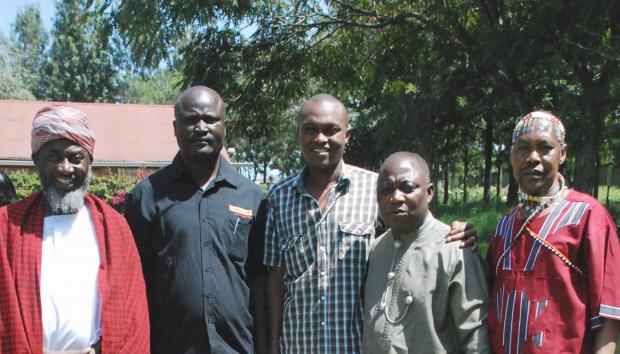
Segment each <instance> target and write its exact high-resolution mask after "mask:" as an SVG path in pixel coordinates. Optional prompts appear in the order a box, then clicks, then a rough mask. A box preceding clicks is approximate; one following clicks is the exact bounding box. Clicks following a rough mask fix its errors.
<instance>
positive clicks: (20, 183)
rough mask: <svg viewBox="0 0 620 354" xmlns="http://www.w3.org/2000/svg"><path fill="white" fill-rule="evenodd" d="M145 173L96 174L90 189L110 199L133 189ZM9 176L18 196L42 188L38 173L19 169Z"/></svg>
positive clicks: (103, 197) (91, 191) (104, 198)
mask: <svg viewBox="0 0 620 354" xmlns="http://www.w3.org/2000/svg"><path fill="white" fill-rule="evenodd" d="M143 176H144V174H143V173H142V174H140V173H138V174H136V175H135V176H132V175H95V176H93V178H92V180H91V182H90V186H89V187H88V191H89V192H90V193H93V194H94V195H96V196H98V197H99V198H101V199H103V200H105V201H110V199H111V198H113V197H116V196H118V195H119V194H121V193H122V192H127V191H129V190H131V189H132V188H133V187H134V186H135V185H136V183H138V182H139V181H140V178H139V177H143ZM9 177H10V178H11V181H12V182H13V185H14V186H15V190H16V192H17V197H18V198H20V199H22V198H24V197H27V196H29V195H30V194H32V193H35V192H38V191H40V190H41V182H40V181H39V177H38V176H37V174H36V173H33V172H24V171H17V172H11V173H9Z"/></svg>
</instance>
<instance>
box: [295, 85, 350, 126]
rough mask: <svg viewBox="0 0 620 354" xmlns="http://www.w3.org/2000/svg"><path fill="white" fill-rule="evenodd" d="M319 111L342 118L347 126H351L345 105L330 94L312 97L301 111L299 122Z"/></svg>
mask: <svg viewBox="0 0 620 354" xmlns="http://www.w3.org/2000/svg"><path fill="white" fill-rule="evenodd" d="M317 111H320V112H322V113H323V114H331V115H334V116H337V117H339V118H342V119H343V121H344V122H345V124H346V125H347V126H348V125H349V116H348V114H347V109H346V108H345V106H344V104H342V102H340V100H338V99H337V98H336V97H334V96H332V95H330V94H328V93H319V94H318V95H314V96H312V97H310V98H309V99H308V100H307V101H306V102H305V103H304V104H303V105H302V106H301V109H300V110H299V122H301V120H302V119H303V117H304V116H306V115H308V114H311V113H312V112H317Z"/></svg>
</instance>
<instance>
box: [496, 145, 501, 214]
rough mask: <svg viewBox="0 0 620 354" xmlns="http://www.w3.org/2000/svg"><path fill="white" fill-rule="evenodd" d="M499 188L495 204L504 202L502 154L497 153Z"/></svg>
mask: <svg viewBox="0 0 620 354" xmlns="http://www.w3.org/2000/svg"><path fill="white" fill-rule="evenodd" d="M496 159H497V161H496V163H497V165H496V166H497V188H495V203H499V201H500V200H502V152H501V151H498V152H497V157H496Z"/></svg>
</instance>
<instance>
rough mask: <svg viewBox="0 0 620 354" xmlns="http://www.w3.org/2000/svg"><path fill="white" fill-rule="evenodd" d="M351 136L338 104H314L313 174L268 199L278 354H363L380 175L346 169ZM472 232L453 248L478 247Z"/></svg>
mask: <svg viewBox="0 0 620 354" xmlns="http://www.w3.org/2000/svg"><path fill="white" fill-rule="evenodd" d="M350 133H351V128H350V126H349V122H348V117H347V111H346V109H345V107H344V105H343V104H342V103H341V102H340V101H338V99H336V98H335V97H333V96H331V95H328V94H319V95H316V96H313V97H311V98H310V99H309V100H308V101H307V102H306V103H305V104H304V105H303V106H302V108H301V111H300V113H299V122H298V134H299V144H300V147H301V150H302V154H303V157H304V159H305V161H306V164H307V166H306V168H304V169H303V170H302V171H300V172H299V173H297V174H295V175H293V176H291V177H289V178H286V179H284V180H283V181H281V182H279V183H278V184H276V185H275V186H274V187H273V188H272V190H271V191H270V193H269V197H268V208H269V209H268V216H267V226H266V232H265V256H264V263H265V264H266V265H267V266H269V267H270V270H269V274H268V285H267V291H268V294H267V298H268V299H269V302H268V303H267V311H268V322H269V323H268V327H269V328H268V330H269V339H268V344H269V346H270V352H271V353H272V354H276V353H279V352H281V353H282V354H288V353H317V354H318V353H321V354H339V353H344V354H357V353H360V352H361V339H362V325H363V324H362V316H363V307H362V302H361V299H362V293H361V292H362V289H363V278H364V274H365V272H366V262H367V259H368V254H369V251H370V247H371V244H372V241H373V240H374V238H375V228H376V227H377V226H378V224H379V223H378V211H377V202H376V182H377V174H376V173H374V172H370V171H366V170H364V169H361V168H358V167H354V166H351V165H347V164H345V163H344V162H343V160H342V156H343V153H344V146H345V144H346V143H347V141H348V139H349V136H350ZM470 226H471V225H470V224H463V223H461V224H458V225H456V226H455V227H454V228H453V230H452V231H451V234H450V235H448V236H449V237H448V240H467V241H466V242H464V243H463V245H468V244H472V243H475V231H474V230H473V228H470Z"/></svg>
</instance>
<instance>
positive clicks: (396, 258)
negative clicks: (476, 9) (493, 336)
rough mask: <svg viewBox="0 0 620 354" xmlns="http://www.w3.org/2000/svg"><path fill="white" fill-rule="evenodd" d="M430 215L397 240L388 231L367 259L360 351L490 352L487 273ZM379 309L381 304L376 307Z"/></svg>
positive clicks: (372, 352) (471, 253)
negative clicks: (414, 228) (445, 238)
mask: <svg viewBox="0 0 620 354" xmlns="http://www.w3.org/2000/svg"><path fill="white" fill-rule="evenodd" d="M449 230H450V228H449V227H448V226H447V225H445V224H443V223H441V222H440V221H438V220H436V219H435V218H433V216H432V215H431V213H430V212H429V213H428V215H427V217H426V219H425V220H424V223H423V224H422V226H420V228H419V229H418V230H417V231H415V232H413V233H411V234H408V235H404V236H403V237H401V242H400V247H398V248H396V247H395V244H398V241H397V242H395V240H394V236H393V235H392V232H391V230H388V232H386V233H385V234H383V235H382V236H381V237H379V238H378V239H377V241H376V242H375V245H374V247H373V249H372V251H371V254H370V261H369V266H368V276H367V279H366V286H365V301H364V304H365V305H364V335H363V352H364V353H367V354H382V353H390V354H391V353H398V354H400V353H490V348H489V339H488V332H487V327H486V318H487V296H488V295H487V294H488V290H487V282H486V270H485V269H484V267H483V264H482V262H481V261H480V259H479V257H478V256H477V255H476V254H475V253H473V252H471V250H469V249H465V250H461V249H459V246H458V243H457V242H452V243H448V244H446V243H445V242H444V239H443V236H444V235H445V234H446V233H447V232H448V231H449ZM382 303H383V305H382Z"/></svg>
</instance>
